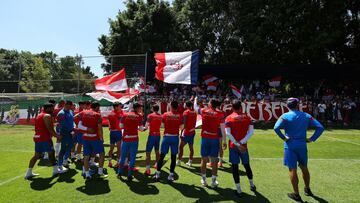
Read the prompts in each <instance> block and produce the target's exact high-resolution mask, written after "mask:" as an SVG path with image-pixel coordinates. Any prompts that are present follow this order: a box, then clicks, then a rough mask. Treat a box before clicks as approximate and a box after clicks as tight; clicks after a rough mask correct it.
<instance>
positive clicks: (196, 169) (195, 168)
mask: <svg viewBox="0 0 360 203" xmlns="http://www.w3.org/2000/svg"><path fill="white" fill-rule="evenodd" d="M178 167H180V168H182V169H186V170H188V171H190V172H191V173H194V174H196V175H199V176H200V175H201V173H200V171H201V166H194V165H193V166H191V167H190V166H178ZM218 171H223V172H227V173H229V174H232V169H231V167H225V166H223V167H219V168H218ZM206 174H208V175H209V174H211V168H210V167H206ZM239 174H240V176H246V173H245V172H244V171H239Z"/></svg>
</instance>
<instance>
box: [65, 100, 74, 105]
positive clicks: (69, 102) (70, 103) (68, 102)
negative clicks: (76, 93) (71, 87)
mask: <svg viewBox="0 0 360 203" xmlns="http://www.w3.org/2000/svg"><path fill="white" fill-rule="evenodd" d="M65 105H73V102H72V101H70V100H66V102H65Z"/></svg>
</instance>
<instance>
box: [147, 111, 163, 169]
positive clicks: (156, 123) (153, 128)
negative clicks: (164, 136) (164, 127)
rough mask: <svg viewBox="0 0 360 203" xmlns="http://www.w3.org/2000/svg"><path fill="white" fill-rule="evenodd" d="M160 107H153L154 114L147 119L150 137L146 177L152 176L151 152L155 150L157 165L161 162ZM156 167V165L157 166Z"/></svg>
mask: <svg viewBox="0 0 360 203" xmlns="http://www.w3.org/2000/svg"><path fill="white" fill-rule="evenodd" d="M159 109H160V108H159V106H158V105H154V106H152V111H153V113H151V114H149V115H148V117H147V121H146V125H145V128H148V127H150V128H149V137H148V140H147V142H146V170H145V173H144V174H145V175H150V174H151V171H150V161H151V156H150V155H151V151H152V149H153V148H154V150H155V155H156V163H157V162H158V161H159V157H160V153H159V148H160V127H161V121H162V116H161V114H159ZM155 166H156V164H155Z"/></svg>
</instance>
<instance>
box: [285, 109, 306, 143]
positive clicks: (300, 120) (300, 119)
mask: <svg viewBox="0 0 360 203" xmlns="http://www.w3.org/2000/svg"><path fill="white" fill-rule="evenodd" d="M281 119H283V120H284V130H285V134H286V136H288V137H289V138H290V144H291V143H292V142H293V141H295V142H301V143H306V131H307V129H308V127H309V123H310V119H312V116H310V115H309V114H307V113H304V112H301V111H297V110H295V111H293V110H292V111H289V112H287V113H285V114H283V115H282V116H281Z"/></svg>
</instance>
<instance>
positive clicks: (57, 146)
mask: <svg viewBox="0 0 360 203" xmlns="http://www.w3.org/2000/svg"><path fill="white" fill-rule="evenodd" d="M59 149H60V143H56V145H55V154H56V155H59Z"/></svg>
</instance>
